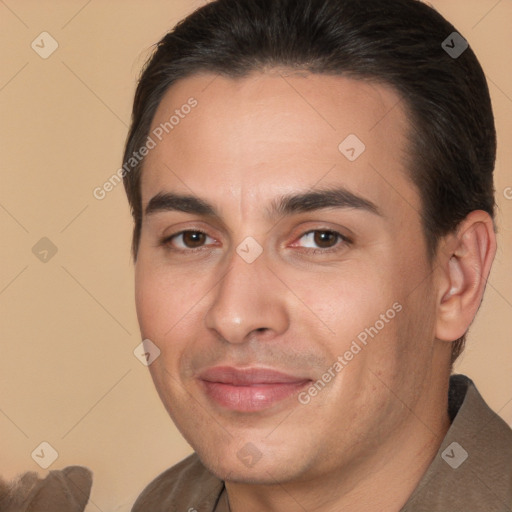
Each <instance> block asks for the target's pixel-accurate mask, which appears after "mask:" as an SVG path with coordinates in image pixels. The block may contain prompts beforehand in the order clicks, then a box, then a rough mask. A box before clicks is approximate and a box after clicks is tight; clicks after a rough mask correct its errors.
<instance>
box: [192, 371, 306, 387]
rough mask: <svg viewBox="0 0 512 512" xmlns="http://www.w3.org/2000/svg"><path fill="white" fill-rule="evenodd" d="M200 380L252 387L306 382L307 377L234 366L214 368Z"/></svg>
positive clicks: (202, 374) (201, 375) (201, 376)
mask: <svg viewBox="0 0 512 512" xmlns="http://www.w3.org/2000/svg"><path fill="white" fill-rule="evenodd" d="M199 378H200V379H201V380H205V381H208V382H219V383H221V384H231V385H233V386H251V385H256V384H287V383H293V382H305V381H308V380H310V379H309V378H307V377H301V376H297V375H290V374H287V373H283V372H280V371H277V370H271V369H267V368H255V367H249V368H235V367H233V366H214V367H211V368H207V369H206V370H204V371H203V372H201V373H200V375H199Z"/></svg>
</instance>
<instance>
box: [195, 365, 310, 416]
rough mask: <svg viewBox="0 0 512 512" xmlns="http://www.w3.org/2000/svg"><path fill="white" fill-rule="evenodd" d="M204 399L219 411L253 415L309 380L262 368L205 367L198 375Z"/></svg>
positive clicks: (283, 398)
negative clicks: (214, 404) (212, 402)
mask: <svg viewBox="0 0 512 512" xmlns="http://www.w3.org/2000/svg"><path fill="white" fill-rule="evenodd" d="M199 381H200V383H201V385H202V387H203V390H204V391H205V393H206V395H207V397H208V398H209V399H210V400H213V401H214V402H215V403H216V404H218V405H220V406H221V407H223V408H226V409H229V410H232V411H238V412H255V411H261V410H263V409H267V408H269V407H272V406H273V405H275V404H277V403H278V402H281V401H283V400H285V399H287V398H289V397H290V396H292V395H294V394H296V393H298V392H299V391H300V390H301V389H302V388H304V387H306V386H307V385H308V384H309V383H310V382H311V379H309V378H305V377H301V376H294V375H288V374H285V373H281V372H278V371H275V370H270V369H264V368H234V367H230V366H217V367H213V368H208V369H207V370H205V371H204V372H202V373H201V374H200V376H199Z"/></svg>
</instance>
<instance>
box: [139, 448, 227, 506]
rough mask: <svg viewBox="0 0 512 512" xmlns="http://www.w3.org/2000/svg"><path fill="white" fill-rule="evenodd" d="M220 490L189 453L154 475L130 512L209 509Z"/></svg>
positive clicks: (194, 456) (217, 482) (195, 457)
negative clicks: (159, 473)
mask: <svg viewBox="0 0 512 512" xmlns="http://www.w3.org/2000/svg"><path fill="white" fill-rule="evenodd" d="M223 487H224V483H223V482H222V481H221V480H219V479H218V478H217V477H215V476H214V475H213V474H212V473H210V472H209V471H208V470H207V469H206V468H205V467H204V466H203V464H202V462H201V461H200V460H199V457H198V456H197V454H195V453H193V454H192V455H190V456H188V457H187V458H186V459H184V460H182V461H181V462H179V463H178V464H176V465H175V466H173V467H171V468H170V469H168V470H166V471H164V472H163V473H162V474H161V475H159V476H157V477H156V478H155V479H154V480H153V481H152V482H151V483H150V484H149V485H148V486H147V487H146V488H145V489H144V490H143V491H142V493H141V495H140V496H139V497H138V498H137V500H136V502H135V504H134V505H133V508H132V512H149V511H150V512H159V511H162V512H163V511H165V512H167V511H169V510H184V511H188V510H194V509H200V510H213V507H214V505H215V503H216V502H217V500H218V497H219V495H220V493H221V492H222V489H223Z"/></svg>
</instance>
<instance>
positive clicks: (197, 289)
mask: <svg viewBox="0 0 512 512" xmlns="http://www.w3.org/2000/svg"><path fill="white" fill-rule="evenodd" d="M204 295H205V293H204V292H202V290H201V279H199V277H198V276H194V275H191V274H190V273H187V272H186V271H180V272H175V271H173V269H172V268H168V267H166V266H165V265H162V264H152V263H151V262H150V261H147V260H145V258H140V259H139V260H138V261H137V264H136V268H135V304H136V308H137V316H138V320H139V325H140V327H141V331H142V334H143V335H144V336H146V337H148V338H150V339H152V337H154V338H155V339H156V340H160V341H162V342H163V341H164V340H165V339H167V338H168V337H169V336H172V333H173V331H174V330H175V329H176V328H177V327H179V326H181V325H182V324H184V323H189V318H190V317H194V316H195V315H197V311H198V309H199V307H200V303H201V299H202V297H204Z"/></svg>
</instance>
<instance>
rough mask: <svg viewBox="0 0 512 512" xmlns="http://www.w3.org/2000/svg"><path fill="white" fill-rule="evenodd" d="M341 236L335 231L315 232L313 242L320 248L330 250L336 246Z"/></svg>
mask: <svg viewBox="0 0 512 512" xmlns="http://www.w3.org/2000/svg"><path fill="white" fill-rule="evenodd" d="M338 238H339V235H338V234H337V233H335V232H334V231H314V237H313V241H314V242H315V244H316V245H317V246H318V247H322V248H324V249H325V248H329V247H333V246H334V245H336V242H337V241H338Z"/></svg>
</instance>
